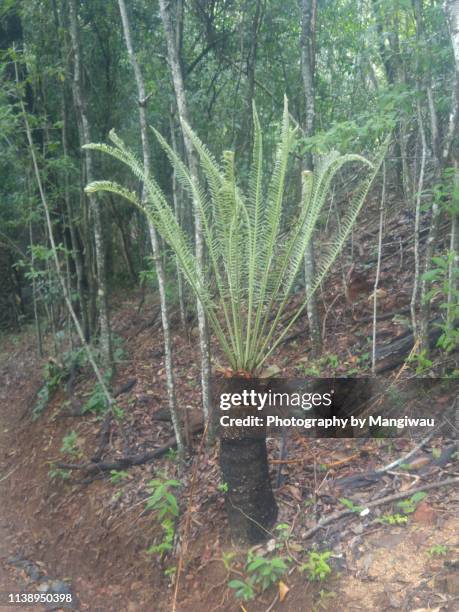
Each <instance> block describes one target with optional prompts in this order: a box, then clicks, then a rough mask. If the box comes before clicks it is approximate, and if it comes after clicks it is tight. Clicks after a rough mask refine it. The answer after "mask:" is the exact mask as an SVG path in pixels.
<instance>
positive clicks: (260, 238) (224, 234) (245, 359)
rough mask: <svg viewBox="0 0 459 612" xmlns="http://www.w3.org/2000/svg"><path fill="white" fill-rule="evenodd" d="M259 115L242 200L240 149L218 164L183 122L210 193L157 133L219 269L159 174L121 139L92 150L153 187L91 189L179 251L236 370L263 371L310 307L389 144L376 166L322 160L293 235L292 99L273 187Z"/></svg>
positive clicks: (339, 158) (309, 178)
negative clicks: (337, 190)
mask: <svg viewBox="0 0 459 612" xmlns="http://www.w3.org/2000/svg"><path fill="white" fill-rule="evenodd" d="M253 118H254V145H253V160H252V166H251V172H250V179H249V188H248V193H247V194H243V193H242V191H241V189H240V186H239V185H238V184H237V181H236V178H235V171H234V153H233V152H232V151H224V153H223V156H222V162H221V164H219V163H218V162H217V161H216V159H215V158H214V157H213V155H212V154H211V153H210V152H209V150H208V149H207V147H206V146H205V145H204V144H203V143H202V142H201V140H200V139H199V138H198V136H197V135H196V134H195V133H194V132H193V130H192V129H191V128H190V127H189V126H187V125H186V124H184V129H185V130H186V132H187V134H188V136H189V138H190V139H191V141H192V143H193V145H194V147H195V149H196V151H197V153H198V155H199V158H200V163H201V168H202V171H203V174H204V176H205V178H206V181H207V188H206V186H205V185H204V184H196V182H195V180H194V179H193V177H192V176H191V175H190V172H189V170H188V168H187V166H186V165H185V163H184V162H183V161H182V160H181V159H180V158H179V157H178V156H177V155H176V153H175V152H174V151H173V150H172V149H171V147H170V146H169V145H168V143H167V142H166V141H165V139H164V138H163V137H162V136H161V134H159V133H158V132H157V131H156V130H154V129H153V131H154V133H155V135H156V137H157V139H158V141H159V142H160V144H161V146H162V147H163V149H164V150H165V152H166V154H167V156H168V158H169V160H170V162H171V164H172V165H173V167H174V170H175V172H176V176H177V178H178V180H179V181H180V183H181V184H182V186H183V187H184V188H185V190H186V191H187V193H188V194H189V195H190V197H191V198H192V200H193V202H194V205H195V208H196V210H197V212H198V214H199V215H200V217H201V220H202V227H203V237H204V240H205V243H206V246H207V249H208V254H209V268H210V269H209V270H204V272H203V273H200V272H199V267H198V265H197V261H196V257H195V255H194V252H193V248H192V244H191V241H190V239H189V237H188V236H187V234H186V233H185V232H184V231H183V229H182V228H181V227H180V225H179V223H178V222H177V220H176V218H175V216H174V212H173V210H172V208H171V207H170V206H169V204H168V202H167V199H166V197H165V195H164V193H163V191H162V190H161V188H160V187H159V185H158V183H157V182H156V181H155V180H154V178H152V176H151V174H149V176H145V173H144V170H143V165H142V163H141V162H140V161H139V160H138V159H137V158H136V156H135V155H134V154H133V153H132V152H131V151H130V150H129V149H128V148H127V147H126V145H125V144H124V142H123V141H122V140H121V139H120V138H119V137H118V136H117V135H116V133H115V132H114V131H113V130H112V131H111V132H110V140H111V141H112V143H113V146H110V145H106V144H89V145H85V147H86V148H89V149H93V150H97V151H101V152H103V153H107V154H109V155H111V156H112V157H114V158H116V159H118V160H120V161H121V162H123V163H125V164H126V165H127V166H129V168H130V169H131V170H132V172H133V173H134V174H135V176H136V177H137V178H138V179H139V180H140V181H142V182H143V183H144V185H145V187H146V192H147V194H148V198H147V201H146V202H141V201H140V200H139V198H138V197H137V195H136V194H135V193H133V192H132V191H130V190H128V189H126V188H124V187H123V186H121V185H119V184H117V183H114V182H111V181H95V182H92V183H91V184H89V185H88V186H87V187H86V191H87V192H88V193H94V192H98V191H107V192H112V193H115V194H118V195H120V196H121V197H123V198H125V199H126V200H128V201H129V202H131V203H132V204H134V205H135V206H136V207H138V208H140V209H141V210H142V211H143V212H144V213H145V214H146V215H147V217H148V218H149V219H150V220H151V222H152V223H153V225H154V226H155V227H156V228H157V230H158V232H159V233H160V235H161V236H162V237H163V239H164V240H165V241H166V242H167V243H168V244H169V246H170V247H171V249H172V250H173V251H174V253H175V255H176V257H177V261H178V264H179V266H180V269H181V272H182V273H183V275H184V277H185V278H186V279H187V281H188V283H189V285H190V286H191V288H192V289H193V291H194V293H195V294H196V296H197V297H198V299H199V300H200V301H201V303H202V305H203V308H204V310H205V312H206V315H207V317H208V320H209V322H210V325H211V326H212V329H213V331H214V333H215V336H216V338H217V339H218V342H219V344H220V346H221V349H222V351H223V352H224V354H225V356H226V358H227V360H228V362H229V365H230V366H231V368H232V370H233V371H234V372H248V373H251V374H256V373H257V372H259V370H260V367H261V365H262V364H263V363H264V362H265V361H266V359H267V358H268V357H269V356H270V355H271V354H272V352H273V351H274V350H275V348H276V347H277V346H278V345H279V343H280V342H281V340H282V339H283V338H284V337H285V336H286V334H287V333H288V331H289V329H290V328H291V327H292V325H293V324H294V323H295V321H296V320H297V319H298V317H299V316H300V315H301V313H302V312H303V311H304V308H305V307H306V304H307V301H308V300H309V299H310V298H311V295H312V294H313V293H314V292H315V291H316V290H317V288H318V287H319V286H320V283H321V282H322V280H323V279H324V277H325V276H326V274H327V272H328V270H329V269H330V267H331V265H332V264H333V262H334V261H335V259H336V257H337V255H338V254H339V252H340V251H341V249H342V247H343V246H344V244H345V241H346V239H347V237H348V235H349V233H350V231H351V229H352V226H353V224H354V222H355V220H356V218H357V215H358V213H359V212H360V210H361V208H362V206H363V204H364V202H365V198H366V196H367V194H368V192H369V189H370V186H371V184H372V182H373V180H374V178H375V176H376V174H377V172H378V169H379V167H380V165H381V163H382V160H383V158H384V155H385V152H386V149H387V144H388V141H386V143H385V144H384V145H383V146H382V147H381V149H380V150H379V151H378V154H377V157H376V160H375V162H373V163H372V162H370V161H369V160H367V159H366V158H364V157H362V156H360V155H353V154H347V155H340V154H339V153H337V152H331V153H329V154H328V155H326V156H324V157H323V158H322V159H321V160H320V162H319V163H318V164H316V169H315V171H314V172H313V173H312V172H307V171H306V172H303V177H302V180H303V189H302V201H301V205H300V210H299V213H298V217H297V219H296V220H295V222H294V223H292V224H291V226H290V229H289V230H288V231H287V233H285V228H283V227H282V226H281V217H282V208H283V203H284V190H285V182H286V176H287V169H288V162H289V156H290V153H291V152H292V149H293V146H294V143H295V130H292V129H291V127H290V125H289V113H288V105H287V100H285V104H284V113H283V119H282V124H281V127H280V133H279V140H278V145H277V150H276V154H275V160H274V166H273V169H272V172H271V176H270V179H269V181H268V185H267V188H265V184H264V178H263V168H262V166H263V143H262V132H261V127H260V123H259V120H258V115H257V112H256V108H255V106H254V108H253ZM355 162H357V163H360V164H362V165H364V166H366V167H367V168H368V173H367V175H366V176H365V178H364V179H363V180H362V182H361V183H360V185H359V187H358V189H357V190H356V192H355V195H354V197H353V199H352V200H351V201H350V202H349V204H348V208H347V210H346V213H345V214H344V217H343V219H342V220H341V224H340V229H339V231H338V233H337V235H336V236H335V237H334V238H333V240H332V241H331V242H330V243H329V244H328V245H322V248H321V253H320V256H319V259H318V262H317V265H316V277H315V279H314V282H313V283H312V287H311V290H310V292H309V294H308V295H307V296H306V299H305V301H304V302H303V303H302V304H301V305H299V307H298V308H297V309H296V311H295V312H294V314H293V315H292V317H291V318H290V320H289V321H288V323H287V325H285V326H283V327H282V328H281V327H280V325H279V322H280V320H281V317H282V315H283V314H284V313H285V309H286V307H287V305H288V300H289V297H290V294H291V292H292V289H293V287H294V282H295V279H296V277H297V274H298V272H299V271H300V269H301V266H302V261H303V257H304V253H305V250H306V247H307V245H308V243H309V241H310V240H311V238H312V235H313V231H314V228H315V226H316V223H317V221H318V219H319V215H320V213H321V210H322V209H323V207H324V204H325V202H326V200H327V196H328V193H329V190H330V185H331V183H332V180H333V178H334V177H335V176H336V174H337V172H338V171H339V170H340V169H341V168H342V167H343V166H344V165H345V164H348V163H355Z"/></svg>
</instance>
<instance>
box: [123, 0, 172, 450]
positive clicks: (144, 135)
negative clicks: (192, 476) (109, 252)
mask: <svg viewBox="0 0 459 612" xmlns="http://www.w3.org/2000/svg"><path fill="white" fill-rule="evenodd" d="M118 5H119V9H120V13H121V21H122V22H123V32H124V40H125V42H126V48H127V51H128V54H129V59H130V62H131V65H132V69H133V71H134V76H135V80H136V84H137V93H138V96H139V123H140V135H141V139H142V154H143V168H144V172H145V176H146V177H148V175H149V172H150V148H149V141H148V125H147V117H146V112H145V105H146V96H145V85H144V82H143V77H142V72H141V70H140V66H139V64H138V62H137V57H136V55H135V51H134V46H133V44H132V37H131V28H130V25H129V18H128V14H127V11H126V4H125V2H124V0H118ZM146 199H147V191H146V189H145V185H144V186H143V200H144V201H145V200H146ZM148 229H149V232H150V240H151V246H152V249H153V258H154V260H155V266H156V274H157V277H158V290H159V299H160V304H161V320H162V325H163V335H164V355H165V357H164V361H165V366H166V380H167V394H168V398H169V410H170V413H171V419H172V425H173V427H174V433H175V438H176V440H177V449H178V452H179V455H183V452H184V447H183V436H182V428H181V424H180V418H179V415H178V411H177V401H176V397H175V383H174V370H173V364H172V339H171V331H170V325H169V315H168V311H167V300H166V279H165V273H164V267H163V262H162V260H161V252H160V248H159V241H158V235H157V233H156V230H155V228H154V226H153V224H152V223H151V221H150V220H148Z"/></svg>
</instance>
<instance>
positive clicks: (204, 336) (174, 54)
mask: <svg viewBox="0 0 459 612" xmlns="http://www.w3.org/2000/svg"><path fill="white" fill-rule="evenodd" d="M159 9H160V14H161V20H162V23H163V27H164V32H165V35H166V43H167V54H168V61H169V66H170V69H171V73H172V81H173V85H174V91H175V98H176V102H177V108H178V111H179V116H180V124H181V126H182V132H183V141H184V144H185V150H186V156H187V159H188V167H189V169H190V174H191V176H192V178H193V180H194V181H195V182H196V183H198V181H199V173H198V161H197V158H196V153H195V151H194V148H193V143H192V142H191V140H190V138H189V137H188V135H187V133H186V132H185V130H184V129H183V123H184V122H186V123H188V124H189V118H188V107H187V101H186V96H185V87H184V83H183V74H182V67H181V63H180V57H179V54H178V49H177V36H176V33H175V32H174V27H173V24H172V20H171V15H170V12H169V7H168V3H167V0H160V2H159ZM193 207H194V235H195V248H196V259H197V263H198V271H199V274H203V268H204V243H203V238H202V221H201V217H200V214H199V210H198V208H197V206H196V203H195V202H193ZM197 313H198V326H199V345H200V350H201V388H202V407H203V412H204V418H205V419H206V420H207V419H208V418H209V414H210V354H209V332H208V328H207V321H206V316H205V313H204V309H203V307H202V304H201V302H200V300H198V301H197Z"/></svg>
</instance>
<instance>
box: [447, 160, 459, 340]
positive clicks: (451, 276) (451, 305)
mask: <svg viewBox="0 0 459 612" xmlns="http://www.w3.org/2000/svg"><path fill="white" fill-rule="evenodd" d="M458 190H459V167H458V162H457V160H455V161H454V195H453V204H454V205H453V213H452V219H451V241H450V252H451V254H452V255H451V261H450V264H449V270H448V302H447V305H448V307H447V311H446V323H447V326H448V330H449V331H450V332H452V331H453V329H454V326H455V325H456V323H457V321H456V316H457V303H458V299H457V289H458V273H459V272H458V271H459V214H458V213H457V212H456V211H457V210H458V208H459V198H458V197H457V193H458Z"/></svg>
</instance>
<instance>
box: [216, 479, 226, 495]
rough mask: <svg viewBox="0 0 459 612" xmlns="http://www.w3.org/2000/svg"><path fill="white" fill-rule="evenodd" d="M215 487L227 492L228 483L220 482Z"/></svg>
mask: <svg viewBox="0 0 459 612" xmlns="http://www.w3.org/2000/svg"><path fill="white" fill-rule="evenodd" d="M217 489H218V490H219V491H221V492H222V493H228V483H227V482H220V483H219V484H218V486H217Z"/></svg>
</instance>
